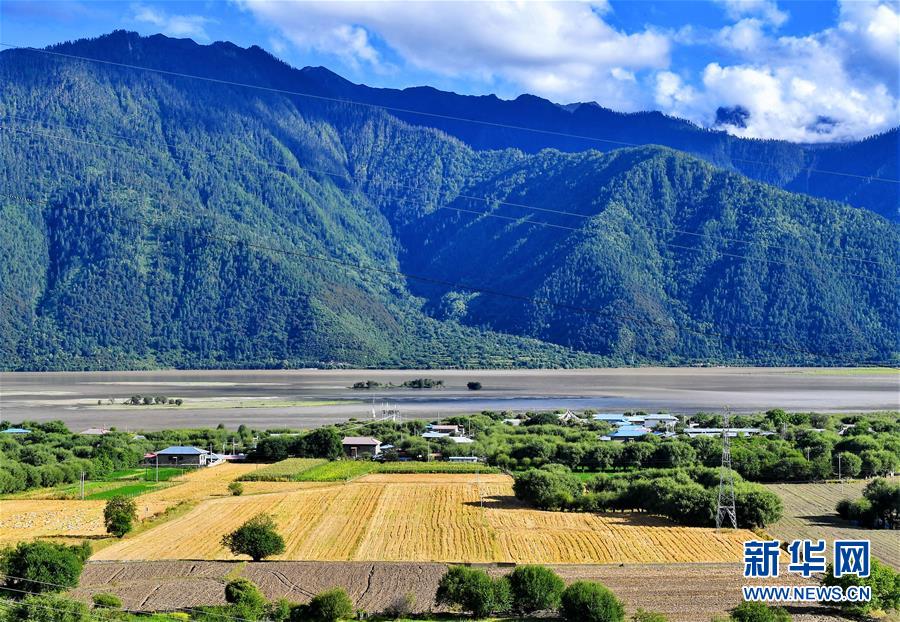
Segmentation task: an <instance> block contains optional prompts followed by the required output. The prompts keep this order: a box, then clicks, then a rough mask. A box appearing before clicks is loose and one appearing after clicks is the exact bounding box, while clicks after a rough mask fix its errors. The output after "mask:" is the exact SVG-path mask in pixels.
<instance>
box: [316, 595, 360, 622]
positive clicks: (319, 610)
mask: <svg viewBox="0 0 900 622" xmlns="http://www.w3.org/2000/svg"><path fill="white" fill-rule="evenodd" d="M306 612H307V615H308V619H311V620H315V621H316V622H337V620H343V619H344V618H349V617H351V616H352V615H353V602H352V601H351V600H350V597H349V596H347V592H345V591H344V590H342V589H340V588H334V589H332V590H327V591H325V592H322V593H321V594H318V595H317V596H315V597H314V598H313V599H312V600H311V601H309V605H307V606H306Z"/></svg>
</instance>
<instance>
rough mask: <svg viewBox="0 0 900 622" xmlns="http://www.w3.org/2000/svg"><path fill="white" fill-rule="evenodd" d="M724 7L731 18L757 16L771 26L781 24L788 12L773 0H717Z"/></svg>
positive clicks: (786, 18)
mask: <svg viewBox="0 0 900 622" xmlns="http://www.w3.org/2000/svg"><path fill="white" fill-rule="evenodd" d="M717 1H718V2H719V3H720V4H722V5H723V6H724V7H725V13H726V14H727V15H728V17H730V18H731V19H733V20H740V19H742V18H744V17H747V16H751V17H758V18H760V19H762V20H764V21H765V22H767V23H769V24H772V25H773V26H776V27H777V26H781V25H782V24H784V23H785V22H786V21H787V20H788V14H787V13H786V12H784V11H782V10H781V9H779V8H778V5H777V4H776V3H775V1H774V0H717Z"/></svg>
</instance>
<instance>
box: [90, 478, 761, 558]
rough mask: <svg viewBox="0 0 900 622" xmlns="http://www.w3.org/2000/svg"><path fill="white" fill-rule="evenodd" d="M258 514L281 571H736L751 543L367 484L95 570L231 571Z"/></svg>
mask: <svg viewBox="0 0 900 622" xmlns="http://www.w3.org/2000/svg"><path fill="white" fill-rule="evenodd" d="M476 482H477V483H476ZM269 485H271V483H270V484H269ZM282 485H285V486H292V485H294V486H296V485H297V484H291V483H287V484H282ZM479 489H480V492H481V496H479ZM176 490H177V488H172V489H169V490H166V491H162V492H170V491H173V492H174V491H176ZM153 494H157V493H153ZM147 496H151V495H147ZM482 503H483V507H482ZM259 513H267V514H271V515H272V516H273V517H274V518H275V521H276V522H277V523H278V526H279V530H280V531H281V533H282V534H283V535H284V536H285V542H286V546H287V550H286V552H285V553H284V555H282V556H281V559H285V560H316V561H353V560H356V561H363V560H365V561H442V562H457V561H459V562H519V563H522V562H538V563H621V562H624V563H645V562H658V563H663V562H686V561H696V562H726V561H732V562H734V561H739V560H740V559H741V555H742V550H743V542H744V540H748V539H751V538H753V534H752V533H751V532H749V531H743V530H741V531H723V532H722V533H718V534H717V533H716V532H715V530H713V529H701V528H690V527H679V526H676V525H673V524H672V523H670V522H667V521H665V520H663V519H658V518H653V517H647V516H643V515H636V514H634V515H633V514H600V515H598V514H585V513H575V512H542V511H538V510H532V509H528V508H525V507H523V506H521V505H520V504H519V503H517V502H516V500H515V499H514V498H513V495H512V480H511V479H510V478H509V477H506V476H503V475H481V476H475V475H460V474H456V475H453V474H443V475H425V474H406V475H397V476H391V475H386V474H374V475H369V476H368V477H366V478H363V479H360V480H357V481H354V482H351V483H346V484H341V483H334V484H331V485H318V486H315V487H304V488H299V489H296V490H290V491H287V492H274V493H270V494H253V495H245V496H241V497H230V496H229V497H222V498H215V499H210V500H208V501H205V502H203V503H201V504H200V505H198V506H197V507H195V508H194V509H193V510H191V511H190V512H188V513H186V514H184V515H182V516H180V517H178V518H176V519H174V520H172V521H169V522H167V523H164V524H162V525H160V526H158V527H155V528H153V529H150V530H148V531H146V532H144V533H142V534H139V535H137V536H136V537H134V538H126V539H125V540H123V541H121V542H116V543H114V544H112V545H111V546H109V547H107V548H105V549H103V550H101V551H99V552H98V553H97V554H96V555H95V557H94V559H97V560H154V559H197V560H201V559H203V560H225V559H233V556H232V555H231V553H230V552H229V551H227V550H226V549H225V548H224V547H222V545H221V538H222V536H223V535H225V534H226V533H228V532H230V531H232V530H234V529H235V528H236V527H238V526H239V525H241V524H242V523H244V522H245V521H247V520H248V519H250V518H251V517H253V516H254V515H256V514H259Z"/></svg>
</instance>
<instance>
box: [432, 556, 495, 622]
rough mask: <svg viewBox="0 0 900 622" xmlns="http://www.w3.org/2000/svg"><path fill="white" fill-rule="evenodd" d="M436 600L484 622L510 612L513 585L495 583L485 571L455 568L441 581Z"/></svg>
mask: <svg viewBox="0 0 900 622" xmlns="http://www.w3.org/2000/svg"><path fill="white" fill-rule="evenodd" d="M436 600H437V602H438V603H441V604H445V605H450V606H453V607H457V608H459V609H462V610H463V611H470V612H472V615H473V616H475V617H476V618H483V617H485V616H488V615H490V614H492V613H497V612H501V611H506V610H507V609H509V607H510V600H511V597H510V585H509V582H508V581H507V580H506V579H505V578H501V579H492V578H491V577H490V576H488V574H487V573H486V572H484V571H483V570H478V569H475V568H467V567H465V566H452V567H451V568H449V569H448V570H447V572H446V573H445V574H444V576H443V577H441V581H440V583H439V584H438V589H437V595H436Z"/></svg>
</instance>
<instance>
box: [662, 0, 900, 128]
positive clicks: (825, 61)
mask: <svg viewBox="0 0 900 622" xmlns="http://www.w3.org/2000/svg"><path fill="white" fill-rule="evenodd" d="M712 39H713V43H714V44H716V45H718V46H720V48H722V49H724V50H727V51H728V52H729V53H732V54H734V55H736V57H737V60H736V61H735V62H732V63H730V64H725V63H724V62H712V63H708V64H707V65H706V67H705V69H704V70H703V71H702V73H701V75H700V76H699V83H697V84H687V83H685V81H684V80H683V79H681V78H679V77H678V76H674V74H668V73H661V74H659V75H658V76H657V80H656V88H655V91H656V95H655V100H656V102H657V104H658V105H660V106H663V107H664V109H666V110H667V111H668V112H671V113H672V114H675V115H678V116H683V117H687V118H689V119H692V120H694V121H696V122H698V123H701V124H704V125H710V124H713V123H715V121H716V119H717V116H718V115H717V111H718V110H719V109H720V108H721V109H724V110H725V112H728V111H735V110H740V113H741V114H738V115H729V114H724V115H722V117H721V119H720V120H721V121H722V126H723V127H724V128H725V129H727V130H728V131H729V132H732V133H734V134H737V135H741V136H748V137H754V138H783V139H787V140H794V141H809V142H824V141H841V140H852V139H858V138H861V137H863V136H867V135H870V134H873V133H876V132H880V131H884V130H887V129H890V128H892V127H894V126H896V125H897V124H898V121H900V95H898V92H897V89H898V84H897V81H898V72H900V58H898V57H900V16H898V14H897V11H896V10H895V9H894V7H892V6H890V5H888V4H886V3H880V2H861V1H858V0H849V1H847V2H843V3H842V4H841V7H840V15H839V19H838V24H837V25H836V27H834V28H829V29H826V30H824V31H821V32H818V33H814V34H812V35H809V36H806V37H787V36H785V37H777V36H774V35H771V34H769V33H767V32H766V29H765V28H764V24H763V22H762V21H760V20H759V19H757V18H743V19H741V20H740V21H738V22H737V23H736V24H734V25H730V26H726V27H724V28H722V29H721V30H720V31H719V32H718V33H717V34H716V35H715V36H714V37H713V38H712ZM738 118H739V119H740V121H741V122H740V123H739V122H737V121H736V119H738Z"/></svg>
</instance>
